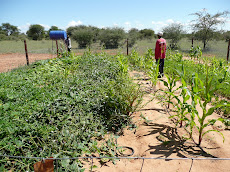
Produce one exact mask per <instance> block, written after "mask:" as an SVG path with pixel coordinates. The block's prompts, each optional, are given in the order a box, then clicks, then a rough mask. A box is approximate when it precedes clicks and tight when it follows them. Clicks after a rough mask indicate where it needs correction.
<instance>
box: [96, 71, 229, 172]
mask: <svg viewBox="0 0 230 172" xmlns="http://www.w3.org/2000/svg"><path fill="white" fill-rule="evenodd" d="M130 75H131V77H133V78H134V82H137V83H139V84H140V85H141V87H142V88H143V89H144V91H145V95H144V97H143V99H144V100H143V105H145V106H143V107H142V108H141V109H140V110H139V111H137V112H135V113H133V114H132V120H133V122H134V123H135V124H136V128H130V127H127V128H126V129H124V131H123V133H122V134H121V136H120V137H119V138H118V139H117V143H118V146H128V147H131V148H133V150H134V154H133V155H132V157H144V158H172V159H173V158H175V160H165V159H120V160H116V164H115V165H114V164H113V163H112V162H108V163H105V164H104V165H101V164H100V163H99V162H97V161H96V160H95V161H94V165H97V167H98V168H96V169H94V170H93V171H95V172H99V171H100V172H107V171H110V172H117V171H119V172H125V171H134V172H136V171H143V172H150V171H151V172H152V171H154V172H158V171H159V172H162V171H169V172H171V171H172V172H175V171H177V172H180V171H181V172H184V171H191V172H192V171H194V172H195V171H202V172H220V171H229V169H230V161H229V160H206V159H207V158H229V157H230V137H229V130H224V126H223V124H221V123H216V125H215V126H214V127H216V128H215V129H218V130H219V131H221V132H222V133H223V135H224V136H225V142H224V143H223V139H222V136H221V135H220V134H219V133H216V132H210V133H208V134H207V135H206V136H205V137H204V140H203V142H202V144H201V148H202V149H203V151H202V150H201V148H199V147H197V146H196V145H195V144H194V143H193V142H192V140H187V139H186V138H188V137H189V135H188V133H187V132H186V131H185V129H184V128H183V127H182V128H179V125H178V126H175V123H174V122H173V120H172V119H169V116H170V115H169V114H170V113H171V112H172V111H171V110H170V109H169V110H166V107H165V106H163V105H162V104H161V103H159V100H158V99H156V95H157V94H158V96H160V94H159V92H157V94H155V95H154V92H155V91H156V90H159V89H164V85H163V83H162V82H158V83H157V85H156V87H155V88H154V89H153V88H152V85H151V83H150V81H148V80H147V79H146V76H145V75H144V73H142V72H135V71H134V72H131V73H130ZM164 79H165V77H164ZM161 94H162V93H161ZM154 97H155V98H154ZM198 110H199V109H198ZM218 117H219V115H218V114H214V118H218ZM197 135H198V133H197ZM195 139H196V140H197V138H195ZM126 153H128V154H129V153H130V152H126V151H124V154H126ZM177 158H179V159H177ZM180 158H201V159H202V160H192V159H184V160H181V159H180Z"/></svg>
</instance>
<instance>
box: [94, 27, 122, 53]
mask: <svg viewBox="0 0 230 172" xmlns="http://www.w3.org/2000/svg"><path fill="white" fill-rule="evenodd" d="M124 38H125V32H124V30H123V29H121V28H107V29H103V30H101V31H100V33H99V39H100V41H101V44H103V45H104V46H105V48H106V49H109V48H118V46H119V43H120V41H122V40H123V39H124Z"/></svg>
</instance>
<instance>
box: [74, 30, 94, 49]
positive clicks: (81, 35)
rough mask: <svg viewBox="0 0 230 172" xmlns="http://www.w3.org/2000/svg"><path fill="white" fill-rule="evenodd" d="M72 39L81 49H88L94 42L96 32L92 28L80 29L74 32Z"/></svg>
mask: <svg viewBox="0 0 230 172" xmlns="http://www.w3.org/2000/svg"><path fill="white" fill-rule="evenodd" d="M72 37H73V39H74V40H76V42H77V43H78V46H79V48H86V47H87V46H90V45H91V44H92V42H93V38H94V31H93V30H92V29H91V28H79V29H76V30H75V31H73V32H72Z"/></svg>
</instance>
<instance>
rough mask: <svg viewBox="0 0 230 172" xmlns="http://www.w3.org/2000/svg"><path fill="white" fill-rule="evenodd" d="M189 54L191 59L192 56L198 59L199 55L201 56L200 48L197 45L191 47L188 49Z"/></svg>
mask: <svg viewBox="0 0 230 172" xmlns="http://www.w3.org/2000/svg"><path fill="white" fill-rule="evenodd" d="M189 56H190V57H191V59H192V58H193V59H194V60H195V59H196V60H198V59H200V57H201V56H202V50H201V48H200V47H199V46H197V47H196V48H194V47H192V48H191V49H190V50H189Z"/></svg>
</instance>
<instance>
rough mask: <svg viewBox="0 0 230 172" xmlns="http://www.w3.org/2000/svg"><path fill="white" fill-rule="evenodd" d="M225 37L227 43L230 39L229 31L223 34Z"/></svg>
mask: <svg viewBox="0 0 230 172" xmlns="http://www.w3.org/2000/svg"><path fill="white" fill-rule="evenodd" d="M223 37H224V39H225V40H226V42H227V41H228V40H229V39H230V31H227V32H225V33H223Z"/></svg>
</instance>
